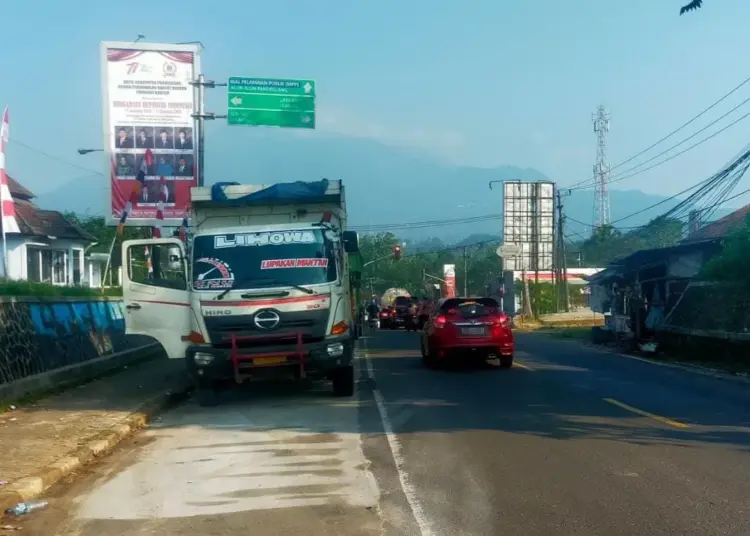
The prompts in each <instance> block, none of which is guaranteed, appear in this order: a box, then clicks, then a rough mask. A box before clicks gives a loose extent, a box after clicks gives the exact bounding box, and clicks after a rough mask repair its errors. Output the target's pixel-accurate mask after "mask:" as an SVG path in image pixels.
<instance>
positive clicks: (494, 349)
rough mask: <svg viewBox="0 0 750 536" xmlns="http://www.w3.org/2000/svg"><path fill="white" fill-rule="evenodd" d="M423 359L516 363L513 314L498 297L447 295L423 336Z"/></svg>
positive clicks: (435, 362)
mask: <svg viewBox="0 0 750 536" xmlns="http://www.w3.org/2000/svg"><path fill="white" fill-rule="evenodd" d="M421 345H422V360H423V362H424V364H425V366H427V367H429V368H434V367H436V366H439V365H441V364H444V363H445V362H447V361H448V360H450V359H458V360H461V361H466V360H471V361H476V362H479V361H481V362H483V363H492V362H493V361H499V364H500V366H501V367H502V368H511V367H512V366H513V352H514V349H515V344H514V340H513V330H512V329H511V321H510V317H508V316H507V315H506V314H505V313H503V312H502V310H501V309H500V304H499V303H498V302H497V300H495V299H494V298H446V299H443V300H441V301H440V302H438V304H437V306H436V307H435V311H434V312H433V313H432V314H431V315H430V317H429V318H428V319H427V322H426V323H425V326H424V330H423V331H422V336H421Z"/></svg>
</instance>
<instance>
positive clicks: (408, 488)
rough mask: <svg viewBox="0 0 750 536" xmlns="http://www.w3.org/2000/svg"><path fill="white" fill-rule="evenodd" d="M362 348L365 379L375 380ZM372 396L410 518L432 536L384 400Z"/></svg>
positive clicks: (376, 392)
mask: <svg viewBox="0 0 750 536" xmlns="http://www.w3.org/2000/svg"><path fill="white" fill-rule="evenodd" d="M364 346H365V352H364V356H362V355H361V354H359V355H358V357H359V359H364V361H365V366H366V370H367V377H368V378H369V379H370V380H375V370H374V368H373V366H372V361H371V360H370V359H369V357H368V356H367V349H366V348H367V343H366V342H365V343H364ZM373 396H374V398H375V404H376V405H377V408H378V413H379V414H380V421H381V423H382V425H383V431H384V432H385V437H386V439H387V440H388V446H389V447H390V449H391V455H392V456H393V462H394V464H395V465H396V472H397V473H398V480H399V483H400V484H401V490H402V491H403V492H404V495H405V496H406V501H407V502H408V503H409V508H410V509H411V513H412V516H414V521H415V522H416V523H417V526H418V528H419V532H420V534H421V535H422V536H433V532H432V528H431V523H430V522H429V520H428V517H427V514H426V513H425V510H424V507H423V506H422V504H421V503H420V502H419V499H417V491H416V488H415V487H414V485H413V484H412V483H411V480H410V478H409V474H408V473H407V471H406V467H405V466H406V461H405V460H404V457H403V454H402V451H401V442H400V441H399V439H398V436H397V435H396V433H395V432H394V429H393V425H392V423H391V419H390V417H389V416H388V410H387V409H386V404H385V399H384V398H383V395H382V394H381V393H380V390H379V389H373Z"/></svg>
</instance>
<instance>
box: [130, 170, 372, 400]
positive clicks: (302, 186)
mask: <svg viewBox="0 0 750 536" xmlns="http://www.w3.org/2000/svg"><path fill="white" fill-rule="evenodd" d="M191 207H192V208H191V215H190V216H191V220H192V228H191V230H192V238H191V239H190V240H189V241H188V244H185V243H183V242H182V241H181V240H180V239H178V238H161V239H150V240H128V241H125V242H124V243H123V245H122V259H123V267H124V269H123V282H122V283H123V298H124V302H125V311H126V314H125V319H126V327H127V333H129V334H141V335H149V336H152V337H154V338H155V339H156V340H158V341H159V342H160V343H161V345H162V346H163V347H164V349H165V350H166V352H167V354H168V356H169V357H170V358H173V359H185V361H186V365H187V369H188V371H189V373H190V374H191V376H192V378H194V380H195V384H196V388H197V392H198V398H199V402H200V403H201V404H203V405H210V404H214V403H215V402H216V394H217V392H218V390H219V389H220V388H221V387H222V386H223V385H225V384H227V383H230V382H232V383H242V382H244V381H246V380H253V379H266V378H269V377H279V376H287V377H289V376H291V377H295V378H298V379H302V378H316V377H318V378H319V377H327V378H328V379H330V380H332V382H333V391H334V393H335V394H336V395H338V396H351V395H353V393H354V370H353V365H352V359H353V350H354V340H355V338H356V336H357V330H356V329H355V322H354V319H355V318H356V315H355V313H354V311H355V306H356V304H355V303H354V300H353V297H352V288H351V285H350V281H349V277H350V274H349V266H348V263H349V256H348V255H347V253H353V252H356V251H358V248H359V245H358V239H357V234H356V233H354V232H351V231H346V202H345V196H344V186H343V184H342V181H340V180H331V181H329V180H327V179H323V180H321V181H318V182H310V183H306V182H296V183H279V184H275V185H268V186H267V185H255V186H250V185H238V184H234V183H220V184H216V185H214V186H213V187H210V188H209V187H196V188H193V189H192V190H191ZM186 250H187V251H186Z"/></svg>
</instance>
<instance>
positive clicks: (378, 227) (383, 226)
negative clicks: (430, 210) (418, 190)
mask: <svg viewBox="0 0 750 536" xmlns="http://www.w3.org/2000/svg"><path fill="white" fill-rule="evenodd" d="M502 217H503V215H502V214H483V215H479V216H471V217H468V218H455V219H446V220H428V221H417V222H400V223H395V222H394V223H380V224H373V225H353V226H352V227H351V230H354V231H359V232H377V231H381V232H382V231H390V230H397V229H404V228H406V229H421V228H424V227H440V226H443V225H461V224H467V223H479V222H484V221H489V220H498V219H502Z"/></svg>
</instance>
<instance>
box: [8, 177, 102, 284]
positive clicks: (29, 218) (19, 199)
mask: <svg viewBox="0 0 750 536" xmlns="http://www.w3.org/2000/svg"><path fill="white" fill-rule="evenodd" d="M8 189H9V190H10V194H11V196H12V197H13V205H14V206H15V210H16V222H17V223H18V228H19V230H20V233H11V232H9V233H7V234H6V240H7V251H8V259H7V261H8V262H7V266H8V273H7V274H5V273H3V272H4V271H5V268H4V266H5V263H4V262H0V276H4V277H7V278H9V279H20V280H28V281H37V282H44V283H50V284H53V285H81V284H85V280H86V279H87V278H86V277H85V275H86V274H87V272H88V271H89V270H87V266H86V262H85V259H84V257H85V254H86V250H87V248H88V247H89V246H91V245H93V244H95V243H96V238H94V236H92V235H91V234H90V233H88V232H86V231H85V230H84V229H82V228H81V227H80V226H79V225H78V224H77V223H76V222H74V221H71V220H70V219H68V218H66V217H65V215H64V214H62V213H61V212H58V211H56V210H44V209H41V208H39V207H38V206H36V205H35V204H34V202H33V199H34V197H35V196H34V194H33V193H31V192H30V191H29V190H28V189H27V188H25V187H24V186H23V185H21V184H19V183H18V182H17V181H16V180H14V179H13V178H11V177H10V176H8ZM2 255H3V252H2V249H0V260H2V259H1V258H2Z"/></svg>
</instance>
